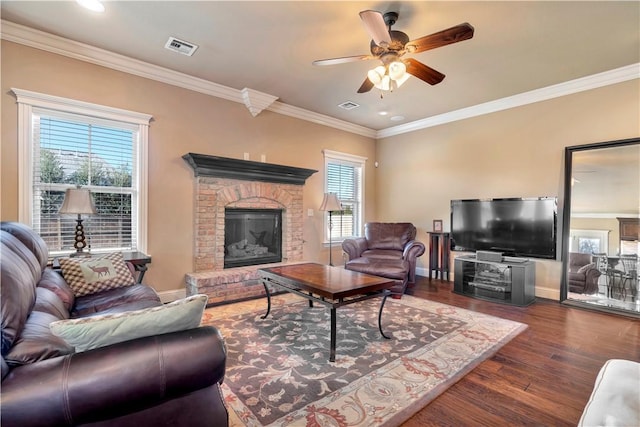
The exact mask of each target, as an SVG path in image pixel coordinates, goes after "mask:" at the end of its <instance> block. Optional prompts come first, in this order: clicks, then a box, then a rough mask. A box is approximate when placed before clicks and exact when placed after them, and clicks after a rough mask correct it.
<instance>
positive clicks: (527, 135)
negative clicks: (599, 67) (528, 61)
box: [376, 80, 640, 297]
mask: <svg viewBox="0 0 640 427" xmlns="http://www.w3.org/2000/svg"><path fill="white" fill-rule="evenodd" d="M639 94H640V81H638V80H634V81H630V82H626V83H620V84H617V85H613V86H609V87H604V88H599V89H594V90H591V91H587V92H582V93H578V94H574V95H570V96H566V97H563V98H558V99H553V100H549V101H545V102H538V103H535V104H531V105H527V106H523V107H519V108H514V109H511V110H507V111H502V112H498V113H493V114H488V115H484V116H479V117H475V118H471V119H466V120H461V121H458V122H454V123H449V124H445V125H440V126H436V127H433V128H429V129H423V130H420V131H417V132H412V133H408V134H403V135H398V136H395V137H389V138H385V139H382V140H380V141H378V144H377V149H378V152H377V157H378V161H379V162H380V166H379V167H378V169H377V172H378V176H377V183H378V188H377V192H376V195H377V200H378V206H377V213H378V218H379V219H380V220H406V221H411V222H413V223H414V224H416V226H417V227H418V229H419V232H418V235H419V236H421V237H422V238H423V239H425V240H426V231H429V230H431V229H432V220H433V219H443V220H444V229H445V230H449V229H450V224H449V223H450V220H449V203H450V200H451V199H462V198H489V197H537V196H557V197H558V198H559V208H560V212H559V217H558V223H559V224H561V222H562V219H561V218H562V217H561V208H562V188H563V187H562V186H563V165H564V163H563V162H564V159H563V157H564V148H565V147H566V146H571V145H580V144H587V143H595V142H601V141H609V140H617V139H624V138H632V137H637V136H638V135H639V134H640V97H639V96H638V95H639ZM427 102H428V101H427ZM426 263H428V261H427V258H426V257H422V258H420V265H419V267H421V268H428V264H426ZM560 276H561V263H560V262H556V261H536V293H537V294H538V295H539V296H547V297H557V296H558V295H559V289H560Z"/></svg>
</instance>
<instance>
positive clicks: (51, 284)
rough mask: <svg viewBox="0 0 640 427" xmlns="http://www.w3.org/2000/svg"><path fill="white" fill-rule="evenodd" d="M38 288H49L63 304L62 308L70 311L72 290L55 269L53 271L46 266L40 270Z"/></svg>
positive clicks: (72, 300) (72, 303)
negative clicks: (40, 275)
mask: <svg viewBox="0 0 640 427" xmlns="http://www.w3.org/2000/svg"><path fill="white" fill-rule="evenodd" d="M38 288H44V289H49V290H50V291H51V292H53V293H54V294H56V295H57V296H58V298H60V301H61V302H62V304H64V308H65V309H66V310H67V311H71V309H72V308H73V305H74V303H75V296H74V295H73V291H72V290H71V288H70V287H69V285H67V282H66V281H65V280H64V278H63V277H62V274H60V273H59V272H57V271H53V270H52V269H50V268H46V269H45V270H44V271H43V272H42V277H41V278H40V281H39V282H38Z"/></svg>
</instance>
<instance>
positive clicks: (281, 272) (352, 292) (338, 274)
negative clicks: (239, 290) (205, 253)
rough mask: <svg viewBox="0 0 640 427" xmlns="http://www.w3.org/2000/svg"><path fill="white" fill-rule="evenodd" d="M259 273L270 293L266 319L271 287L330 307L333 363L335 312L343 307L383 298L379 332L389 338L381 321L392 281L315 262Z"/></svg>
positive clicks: (330, 355)
mask: <svg viewBox="0 0 640 427" xmlns="http://www.w3.org/2000/svg"><path fill="white" fill-rule="evenodd" d="M258 274H259V276H260V278H261V279H262V284H263V285H264V288H265V291H266V293H267V304H268V305H267V313H266V314H265V315H264V316H262V318H263V319H264V318H266V317H267V316H268V315H269V313H270V312H271V292H270V291H269V286H268V285H273V286H274V287H276V288H278V289H282V290H285V291H287V292H291V293H293V294H296V295H300V296H301V297H303V298H306V299H308V300H309V307H313V303H314V302H317V303H319V304H322V305H325V306H327V307H330V308H331V351H330V354H329V361H331V362H335V360H336V309H337V308H338V307H342V306H343V305H348V304H353V303H356V302H360V301H364V300H367V299H370V298H377V297H379V296H382V302H381V303H380V311H379V312H378V329H379V330H380V334H381V335H382V336H383V337H384V338H387V339H389V337H388V336H386V335H385V334H384V332H383V331H382V323H381V322H382V309H383V307H384V303H385V301H386V300H387V297H388V296H389V295H391V291H390V290H389V288H391V287H392V286H393V284H394V281H393V280H389V279H385V278H384V277H378V276H372V275H370V274H364V273H358V272H355V271H350V270H345V269H344V268H342V267H331V266H328V265H323V264H316V263H305V264H293V265H285V266H281V267H271V268H261V269H259V270H258Z"/></svg>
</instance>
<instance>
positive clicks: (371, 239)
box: [364, 222, 416, 251]
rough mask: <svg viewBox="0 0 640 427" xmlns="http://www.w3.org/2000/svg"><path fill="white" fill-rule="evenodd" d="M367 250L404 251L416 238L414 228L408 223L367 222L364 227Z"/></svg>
mask: <svg viewBox="0 0 640 427" xmlns="http://www.w3.org/2000/svg"><path fill="white" fill-rule="evenodd" d="M364 237H365V238H366V239H367V245H368V247H369V249H393V250H396V251H402V250H404V247H405V246H406V245H407V243H409V242H410V241H411V240H413V239H415V237H416V227H415V226H414V225H413V224H411V223H410V222H395V223H393V222H369V223H367V224H365V226H364Z"/></svg>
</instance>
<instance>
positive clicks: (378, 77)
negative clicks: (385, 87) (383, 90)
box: [367, 65, 387, 86]
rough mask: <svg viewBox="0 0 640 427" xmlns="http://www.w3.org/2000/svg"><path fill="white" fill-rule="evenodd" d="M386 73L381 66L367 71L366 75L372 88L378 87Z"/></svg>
mask: <svg viewBox="0 0 640 427" xmlns="http://www.w3.org/2000/svg"><path fill="white" fill-rule="evenodd" d="M386 72H387V70H386V69H385V68H384V67H383V66H382V65H380V66H378V67H376V68H374V69H372V70H369V72H368V73H367V77H368V78H369V81H371V83H373V85H374V86H375V85H379V84H380V82H381V81H382V78H383V77H384V75H385V74H386Z"/></svg>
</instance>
